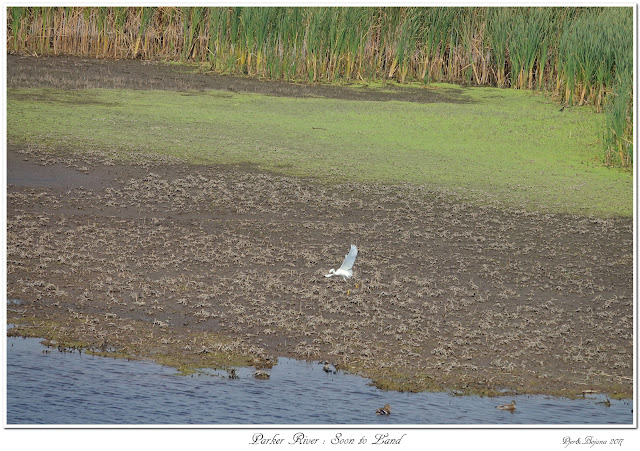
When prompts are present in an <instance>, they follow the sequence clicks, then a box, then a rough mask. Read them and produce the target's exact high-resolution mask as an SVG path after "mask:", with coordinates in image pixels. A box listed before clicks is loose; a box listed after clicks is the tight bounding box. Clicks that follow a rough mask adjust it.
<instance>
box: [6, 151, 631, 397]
mask: <svg viewBox="0 0 640 451" xmlns="http://www.w3.org/2000/svg"><path fill="white" fill-rule="evenodd" d="M7 166H8V184H9V186H8V199H7V260H8V262H7V266H8V277H7V279H8V280H7V283H8V286H7V295H8V298H9V299H20V300H22V301H24V302H23V303H21V304H19V305H10V306H9V307H8V320H9V321H10V322H16V323H18V324H22V326H26V327H23V328H22V329H20V328H19V329H18V330H16V332H14V333H23V334H30V333H33V332H34V331H37V332H38V333H40V334H42V333H45V334H48V335H50V336H53V337H56V338H58V339H60V340H63V341H64V340H67V341H69V342H72V341H73V340H77V341H78V342H81V343H83V344H82V346H91V347H93V348H94V350H104V351H105V352H106V351H114V352H117V353H120V355H123V356H129V357H133V356H137V357H144V358H155V359H156V360H159V361H161V362H165V363H169V364H173V365H175V366H180V365H185V366H187V365H198V364H209V365H212V366H216V367H220V366H224V365H225V364H227V365H237V364H243V363H244V364H254V365H258V366H261V365H262V366H268V365H269V364H270V362H272V361H273V359H275V358H276V357H277V356H280V355H283V356H291V357H296V358H308V359H326V360H328V361H330V362H332V363H334V364H335V365H337V366H338V367H339V368H344V369H349V370H351V371H361V372H362V373H363V374H365V375H367V376H369V377H371V378H372V379H373V380H374V381H375V382H376V383H377V384H378V385H379V386H381V387H388V388H393V389H404V390H420V389H457V390H462V391H465V390H467V391H470V392H480V393H486V392H490V391H492V390H496V389H501V388H507V389H512V390H517V391H520V392H536V393H554V394H575V393H580V392H581V391H582V390H585V389H595V390H601V391H607V392H610V393H613V392H617V393H619V394H625V395H629V396H630V395H631V393H632V330H633V329H632V324H633V318H632V313H633V312H632V221H631V219H615V218H614V219H606V220H604V219H595V218H585V217H567V216H561V215H538V214H535V213H524V212H521V211H502V210H499V209H495V208H490V207H484V208H479V207H474V206H471V205H466V204H462V203H452V202H450V200H449V199H447V198H446V197H444V196H442V195H441V194H439V193H436V192H430V191H429V190H427V189H425V188H424V187H409V186H392V187H389V186H376V185H366V184H348V185H342V186H335V187H326V186H322V185H320V184H316V183H312V182H309V181H307V180H302V179H296V178H291V177H282V176H279V175H276V174H271V173H266V172H261V171H258V170H256V169H255V168H251V167H204V166H189V165H184V164H179V163H175V162H162V161H160V162H156V163H154V164H145V165H141V164H136V163H129V164H122V163H120V162H117V161H111V160H109V159H108V158H105V157H104V156H99V157H96V156H94V157H91V156H84V157H82V158H80V157H74V156H72V155H62V156H61V155H56V154H44V153H38V152H30V151H28V150H25V149H9V153H8V164H7ZM351 243H355V244H357V245H358V247H359V249H360V253H359V256H358V259H357V261H356V265H355V267H354V273H355V278H354V280H352V281H349V282H343V281H342V280H338V279H326V278H324V277H323V274H324V273H325V272H326V271H327V270H328V269H329V268H335V267H337V266H339V264H340V262H341V260H342V258H343V256H344V254H345V253H346V252H347V251H348V249H349V245H350V244H351ZM225 359H226V360H225Z"/></svg>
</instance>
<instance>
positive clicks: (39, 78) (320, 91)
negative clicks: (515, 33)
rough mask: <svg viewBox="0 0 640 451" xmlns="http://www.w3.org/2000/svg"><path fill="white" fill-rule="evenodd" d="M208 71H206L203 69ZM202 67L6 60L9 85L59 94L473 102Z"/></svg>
mask: <svg viewBox="0 0 640 451" xmlns="http://www.w3.org/2000/svg"><path fill="white" fill-rule="evenodd" d="M204 69H206V68H204ZM204 69H202V68H198V67H197V66H186V65H179V64H171V63H165V62H162V61H138V60H101V59H87V58H79V57H40V58H33V57H30V56H18V55H7V86H9V87H12V88H21V87H36V86H37V87H44V88H56V89H90V88H106V89H161V90H170V91H190V90H194V91H203V90H210V89H215V90H223V91H230V92H243V93H257V94H266V95H272V96H283V97H325V98H329V99H344V100H365V101H389V100H396V101H406V102H418V103H442V102H446V103H450V102H453V103H469V102H471V101H472V100H471V99H470V98H468V97H467V96H465V95H464V94H462V93H461V92H460V91H459V90H457V89H443V88H440V89H438V90H437V91H435V90H432V89H426V88H415V87H407V86H399V85H397V84H391V83H390V84H387V85H385V87H384V89H379V90H374V89H366V90H365V89H357V88H354V87H350V86H348V85H347V86H334V85H322V84H316V85H307V84H299V83H288V82H283V81H265V80H258V79H255V78H250V77H239V76H231V75H229V76H227V75H220V74H214V73H205V72H203V70H204Z"/></svg>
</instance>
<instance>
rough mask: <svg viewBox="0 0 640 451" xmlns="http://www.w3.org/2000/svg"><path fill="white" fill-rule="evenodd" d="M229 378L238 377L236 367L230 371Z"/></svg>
mask: <svg viewBox="0 0 640 451" xmlns="http://www.w3.org/2000/svg"><path fill="white" fill-rule="evenodd" d="M229 379H238V375H237V374H236V369H235V368H231V371H229Z"/></svg>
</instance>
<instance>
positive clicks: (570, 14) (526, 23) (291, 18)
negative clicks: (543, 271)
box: [7, 7, 633, 166]
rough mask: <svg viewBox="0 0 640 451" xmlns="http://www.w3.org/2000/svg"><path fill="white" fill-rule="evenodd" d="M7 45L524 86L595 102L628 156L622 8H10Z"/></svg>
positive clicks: (288, 75) (628, 36) (317, 73)
mask: <svg viewBox="0 0 640 451" xmlns="http://www.w3.org/2000/svg"><path fill="white" fill-rule="evenodd" d="M7 22H8V23H7V29H8V33H7V51H9V52H15V53H29V54H37V55H79V56H84V57H96V58H144V59H164V60H172V61H192V62H198V63H203V64H207V65H209V66H210V67H211V68H212V69H213V70H216V71H219V72H224V73H233V74H247V75H251V76H255V77H262V78H266V79H284V80H303V81H309V82H323V81H325V82H335V81H340V82H342V81H346V82H348V81H352V80H365V81H373V80H389V79H391V80H396V81H398V82H401V83H404V82H408V81H420V82H424V83H428V82H431V81H442V82H452V83H465V84H475V85H486V86H499V87H510V88H515V89H536V90H541V91H544V92H547V93H549V94H550V95H553V96H554V97H556V98H557V99H558V100H559V101H560V102H562V103H565V104H567V105H585V104H588V105H591V106H593V108H594V109H595V110H596V111H605V112H606V115H607V130H606V131H605V132H603V134H602V138H603V139H602V142H603V150H604V160H605V162H606V164H608V165H621V166H630V165H632V163H633V155H632V148H633V146H632V135H633V131H632V123H633V118H632V114H633V113H632V112H633V107H632V99H633V93H632V85H633V83H632V79H633V10H632V8H622V7H611V8H607V7H594V8H583V7H581V8H578V7H568V8H531V7H519V8H462V7H455V8H447V7H433V8H417V7H411V8H401V7H388V8H383V7H366V8H360V7H358V8H335V7H305V8H293V7H260V8H257V7H237V8H203V7H181V8H176V7H159V8H150V7H144V8H141V7H137V8H133V7H132V8H123V7H113V8H111V7H89V8H81V7H76V8H71V7H64V8H57V7H28V8H27V7H11V8H8V14H7Z"/></svg>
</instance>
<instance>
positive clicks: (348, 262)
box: [324, 244, 358, 280]
mask: <svg viewBox="0 0 640 451" xmlns="http://www.w3.org/2000/svg"><path fill="white" fill-rule="evenodd" d="M357 255H358V248H357V247H356V245H355V244H352V245H351V250H350V251H349V253H348V254H347V255H346V256H345V257H344V261H343V262H342V266H340V268H338V269H330V270H329V274H325V275H324V276H325V277H333V276H342V279H343V280H347V279H350V278H351V276H353V271H352V270H351V268H353V263H354V262H355V261H356V256H357Z"/></svg>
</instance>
